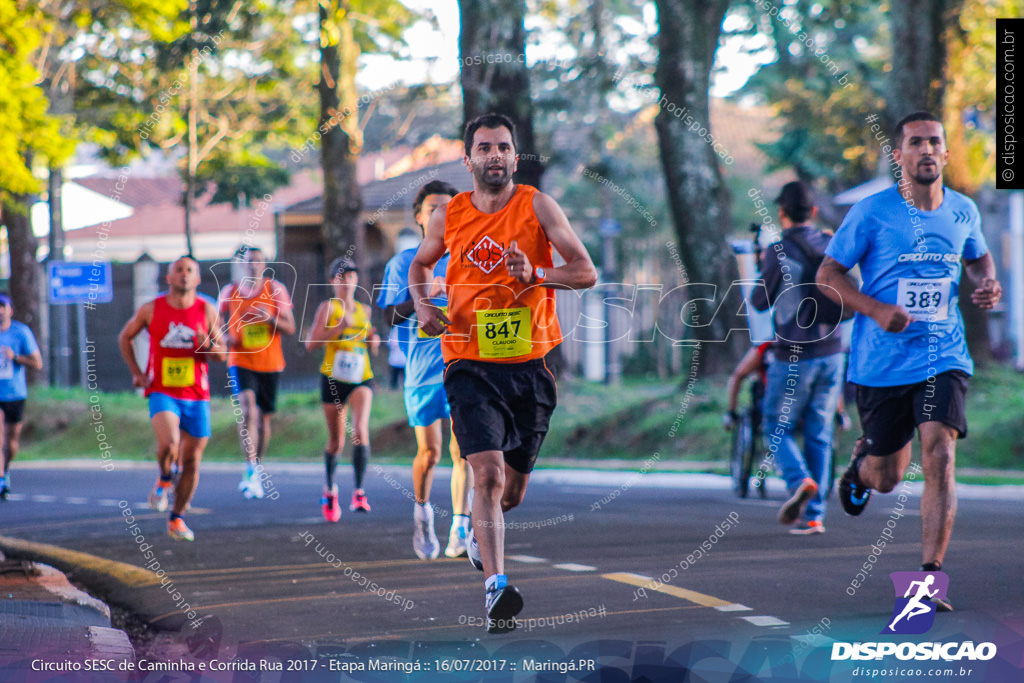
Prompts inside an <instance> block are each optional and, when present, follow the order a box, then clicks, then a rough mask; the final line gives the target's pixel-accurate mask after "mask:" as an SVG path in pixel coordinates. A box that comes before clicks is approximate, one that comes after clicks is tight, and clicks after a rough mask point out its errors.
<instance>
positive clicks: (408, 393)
mask: <svg viewBox="0 0 1024 683" xmlns="http://www.w3.org/2000/svg"><path fill="white" fill-rule="evenodd" d="M456 194H458V190H456V189H455V188H454V187H452V186H451V185H449V184H448V183H444V182H441V181H439V180H435V181H431V182H429V183H427V184H426V185H424V186H423V187H421V188H420V191H419V192H418V193H417V195H416V200H415V202H414V203H413V215H414V216H415V217H416V222H417V224H419V226H420V229H421V230H422V229H423V228H424V227H425V226H426V224H427V220H428V219H429V218H430V215H431V214H432V213H433V212H434V209H436V208H437V207H439V206H443V205H445V204H447V203H448V201H449V200H450V199H451V198H452V197H454V196H455V195H456ZM415 256H416V248H412V249H406V250H405V251H402V252H400V253H398V254H396V255H395V256H394V257H393V258H392V259H391V260H390V261H388V264H387V267H386V268H385V271H384V288H383V291H382V292H381V293H380V296H378V297H377V305H378V306H380V307H381V308H385V309H388V311H389V313H390V315H391V319H392V322H393V324H394V325H395V329H396V330H397V332H398V342H399V344H400V345H401V346H402V350H403V351H404V352H405V358H406V361H405V410H406V413H407V414H408V416H409V425H410V426H411V427H412V428H413V430H415V432H416V444H417V452H416V459H415V460H414V461H413V494H414V496H415V498H416V505H415V507H414V508H413V551H414V552H415V553H416V556H417V557H419V558H420V559H421V560H426V559H431V560H432V559H436V558H437V557H438V555H439V554H440V550H441V546H440V543H438V540H437V535H436V534H435V533H434V508H433V507H432V506H431V504H430V488H431V484H432V483H433V480H434V467H435V466H436V465H437V463H438V462H440V460H441V442H442V436H443V431H442V424H443V421H445V420H449V421H450V419H451V409H450V408H449V406H448V396H447V394H446V393H445V390H444V383H443V381H444V358H443V357H442V356H441V339H440V337H428V336H426V335H425V334H423V332H422V330H420V327H419V323H418V322H417V320H416V313H415V309H414V308H413V303H412V298H411V297H410V293H409V265H410V264H411V263H412V260H413V257H415ZM447 269H448V256H447V255H445V256H444V257H443V258H442V259H441V260H440V261H438V263H437V266H436V267H435V268H434V283H435V286H434V291H433V292H431V296H432V297H433V299H432V300H433V302H434V304H435V305H436V306H441V307H444V306H446V305H447V303H448V299H447V296H446V294H445V284H444V280H445V273H446V272H447ZM449 431H450V422H449ZM449 450H450V451H451V456H452V480H451V490H452V512H453V517H454V518H453V520H452V526H451V530H450V532H449V536H448V547H447V548H445V551H444V554H445V555H446V556H447V557H459V556H460V555H465V554H466V536H467V532H468V529H469V509H470V508H469V500H468V496H469V492H470V491H471V490H472V488H473V486H472V482H469V481H467V478H468V477H470V476H472V475H471V474H470V470H469V468H468V467H466V461H465V460H463V459H462V457H461V455H460V453H459V447H458V444H457V443H456V441H455V437H454V435H453V436H452V437H451V441H450V444H449Z"/></svg>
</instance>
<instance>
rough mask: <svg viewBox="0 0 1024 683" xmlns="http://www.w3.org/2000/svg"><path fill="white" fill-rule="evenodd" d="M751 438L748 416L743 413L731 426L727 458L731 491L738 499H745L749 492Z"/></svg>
mask: <svg viewBox="0 0 1024 683" xmlns="http://www.w3.org/2000/svg"><path fill="white" fill-rule="evenodd" d="M751 436H752V434H751V424H750V415H749V414H748V413H746V412H744V413H743V414H742V415H740V416H739V419H738V420H737V421H736V424H735V425H734V426H733V431H732V454H731V457H730V458H729V474H730V475H731V477H732V490H733V493H735V494H736V495H737V496H739V497H740V498H746V497H747V493H748V491H749V490H750V442H751Z"/></svg>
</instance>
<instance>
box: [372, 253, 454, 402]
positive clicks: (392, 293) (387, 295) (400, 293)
mask: <svg viewBox="0 0 1024 683" xmlns="http://www.w3.org/2000/svg"><path fill="white" fill-rule="evenodd" d="M416 250H417V247H412V248H411V249H406V250H405V251H402V252H399V253H397V254H395V255H394V256H393V257H392V258H391V260H390V261H388V264H387V266H385V268H384V285H383V289H382V290H381V293H380V295H379V296H378V297H377V305H378V306H379V307H381V308H387V307H388V306H397V305H398V304H402V303H405V302H406V301H409V300H410V294H409V266H410V265H412V260H413V258H415V256H416ZM447 272H448V254H445V255H444V256H442V257H441V260H439V261H438V262H437V265H436V266H434V277H435V278H441V279H442V281H443V280H444V277H445V274H446V273H447ZM442 291H443V290H442ZM431 301H432V302H433V303H434V305H435V306H447V305H448V298H447V296H445V295H444V294H443V293H442V295H441V296H437V297H434V298H433V299H431ZM395 329H396V330H397V331H398V345H399V346H400V347H401V349H402V351H403V352H404V353H405V386H406V387H419V386H425V385H428V384H439V383H441V382H442V381H443V380H444V357H443V356H442V355H441V338H440V337H426V336H423V335H422V332H420V327H419V321H417V320H416V314H415V313H413V314H412V315H410V317H409V320H407V321H405V322H403V323H402V324H400V325H396V326H395Z"/></svg>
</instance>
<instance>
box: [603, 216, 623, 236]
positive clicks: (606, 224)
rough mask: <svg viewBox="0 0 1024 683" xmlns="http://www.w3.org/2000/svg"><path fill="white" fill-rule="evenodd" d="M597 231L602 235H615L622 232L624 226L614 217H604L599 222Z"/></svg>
mask: <svg viewBox="0 0 1024 683" xmlns="http://www.w3.org/2000/svg"><path fill="white" fill-rule="evenodd" d="M597 232H598V234H599V235H601V236H602V237H615V236H616V235H618V234H619V233H620V232H622V226H621V225H619V222H618V221H617V220H615V219H614V218H602V219H601V222H600V224H598V227H597Z"/></svg>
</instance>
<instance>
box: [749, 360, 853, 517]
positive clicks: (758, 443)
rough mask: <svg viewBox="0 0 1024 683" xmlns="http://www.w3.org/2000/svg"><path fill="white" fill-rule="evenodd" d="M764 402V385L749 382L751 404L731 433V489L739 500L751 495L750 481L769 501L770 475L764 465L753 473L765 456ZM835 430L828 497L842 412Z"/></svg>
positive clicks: (834, 477) (831, 483)
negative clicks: (762, 423) (755, 462)
mask: <svg viewBox="0 0 1024 683" xmlns="http://www.w3.org/2000/svg"><path fill="white" fill-rule="evenodd" d="M763 400H764V383H763V382H762V381H761V379H760V378H756V379H754V380H753V381H752V382H751V383H750V405H748V406H747V407H746V408H744V409H743V410H742V411H741V412H740V413H739V414H738V415H736V416H735V422H734V424H733V432H732V450H731V454H730V458H729V475H730V478H731V479H732V490H733V493H735V494H736V495H737V496H738V497H740V498H746V497H747V496H748V495H749V493H750V486H751V483H750V480H751V478H753V479H754V480H755V482H754V484H753V485H754V486H755V487H756V488H757V489H758V493H759V494H760V496H761V498H767V496H768V489H767V487H766V485H765V484H766V483H767V477H768V472H762V470H761V465H759V466H758V470H757V472H756V473H755V472H753V471H752V470H753V468H754V460H755V459H758V461H759V462H760V460H761V459H762V458H763V457H764V453H765V447H764V435H763V434H762V432H761V419H762V417H763V415H762V411H761V404H762V401H763ZM834 419H835V429H834V430H833V432H832V449H831V452H830V453H829V462H828V472H829V476H828V491H826V493H825V498H828V497H829V496H831V495H832V489H833V488H835V482H836V454H837V452H838V450H839V432H840V431H841V426H842V423H843V416H842V415H841V414H840V413H838V412H837V413H836V415H835V418H834Z"/></svg>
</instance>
